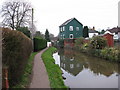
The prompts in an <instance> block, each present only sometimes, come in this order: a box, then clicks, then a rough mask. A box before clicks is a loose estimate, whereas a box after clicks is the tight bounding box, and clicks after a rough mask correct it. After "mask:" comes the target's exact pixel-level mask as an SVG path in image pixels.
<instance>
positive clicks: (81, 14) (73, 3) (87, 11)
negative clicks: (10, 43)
mask: <svg viewBox="0 0 120 90" xmlns="http://www.w3.org/2000/svg"><path fill="white" fill-rule="evenodd" d="M3 1H5V0H1V1H0V6H1V5H2V2H3ZM26 1H29V2H31V4H32V5H33V8H34V21H35V24H36V27H37V30H38V31H41V32H42V33H45V30H46V28H47V29H48V30H49V32H50V33H52V34H54V35H55V36H56V35H58V33H59V25H61V24H62V23H64V22H65V21H66V20H68V19H70V18H73V17H75V18H76V19H78V20H79V21H80V22H81V23H82V24H83V25H84V26H86V25H87V26H88V27H93V26H95V28H96V30H98V31H99V30H101V29H107V28H108V27H110V28H113V27H116V26H117V25H118V2H119V1H120V0H26Z"/></svg>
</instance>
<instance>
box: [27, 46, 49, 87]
mask: <svg viewBox="0 0 120 90" xmlns="http://www.w3.org/2000/svg"><path fill="white" fill-rule="evenodd" d="M46 49H48V48H46ZM46 49H44V50H42V51H40V52H39V53H38V54H37V55H36V56H35V57H34V65H33V75H32V80H31V83H30V87H29V88H50V82H49V78H48V74H47V71H46V67H45V65H44V63H43V60H42V58H41V55H42V53H43V52H44V51H45V50H46Z"/></svg>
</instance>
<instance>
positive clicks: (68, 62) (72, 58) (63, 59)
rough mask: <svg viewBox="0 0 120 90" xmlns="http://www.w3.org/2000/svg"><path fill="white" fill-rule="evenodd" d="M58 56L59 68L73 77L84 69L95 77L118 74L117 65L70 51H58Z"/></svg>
mask: <svg viewBox="0 0 120 90" xmlns="http://www.w3.org/2000/svg"><path fill="white" fill-rule="evenodd" d="M58 54H59V55H60V67H61V68H63V69H64V70H65V71H67V72H69V73H71V74H72V75H74V76H76V75H77V74H79V73H80V72H81V71H82V70H83V69H84V68H87V69H90V70H91V71H92V72H93V73H94V74H96V75H101V74H102V75H104V76H107V77H109V76H110V75H112V74H113V73H118V64H117V63H113V62H109V61H106V60H102V59H99V58H95V57H91V56H86V55H84V54H83V53H80V52H78V51H74V50H70V49H65V50H59V53H58Z"/></svg>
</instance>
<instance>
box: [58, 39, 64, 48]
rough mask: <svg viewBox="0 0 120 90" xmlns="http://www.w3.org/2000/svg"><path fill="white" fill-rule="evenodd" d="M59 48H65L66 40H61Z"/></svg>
mask: <svg viewBox="0 0 120 90" xmlns="http://www.w3.org/2000/svg"><path fill="white" fill-rule="evenodd" d="M58 45H59V47H60V48H64V40H62V39H61V40H59V43H58Z"/></svg>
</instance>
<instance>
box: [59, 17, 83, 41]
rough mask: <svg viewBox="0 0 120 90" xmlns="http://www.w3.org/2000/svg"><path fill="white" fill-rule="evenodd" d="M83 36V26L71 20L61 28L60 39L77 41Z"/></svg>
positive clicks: (74, 19)
mask: <svg viewBox="0 0 120 90" xmlns="http://www.w3.org/2000/svg"><path fill="white" fill-rule="evenodd" d="M82 36H83V25H82V24H81V23H80V22H79V21H78V20H77V19H76V18H71V19H69V20H67V21H65V22H64V23H63V24H62V25H60V26H59V39H75V38H79V37H82Z"/></svg>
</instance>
